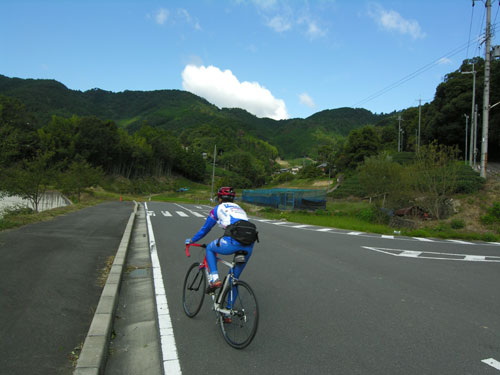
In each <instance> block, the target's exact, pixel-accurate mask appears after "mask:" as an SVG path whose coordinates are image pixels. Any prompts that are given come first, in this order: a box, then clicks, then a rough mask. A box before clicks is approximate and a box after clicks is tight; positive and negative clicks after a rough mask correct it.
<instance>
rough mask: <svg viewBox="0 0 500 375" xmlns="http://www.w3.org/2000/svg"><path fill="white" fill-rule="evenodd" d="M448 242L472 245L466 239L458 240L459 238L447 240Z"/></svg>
mask: <svg viewBox="0 0 500 375" xmlns="http://www.w3.org/2000/svg"><path fill="white" fill-rule="evenodd" d="M447 241H449V242H453V243H461V244H464V245H473V243H472V242H467V241H460V240H447Z"/></svg>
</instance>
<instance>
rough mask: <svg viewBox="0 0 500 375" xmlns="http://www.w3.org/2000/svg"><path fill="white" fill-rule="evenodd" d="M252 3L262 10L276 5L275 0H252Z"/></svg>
mask: <svg viewBox="0 0 500 375" xmlns="http://www.w3.org/2000/svg"><path fill="white" fill-rule="evenodd" d="M253 3H254V4H255V5H256V6H257V7H258V8H261V9H263V10H267V9H270V8H272V7H274V6H275V5H276V0H253Z"/></svg>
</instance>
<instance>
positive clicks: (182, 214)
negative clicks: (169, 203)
mask: <svg viewBox="0 0 500 375" xmlns="http://www.w3.org/2000/svg"><path fill="white" fill-rule="evenodd" d="M175 212H176V213H177V215H179V216H182V217H188V216H189V215H188V214H187V213H185V212H184V211H175Z"/></svg>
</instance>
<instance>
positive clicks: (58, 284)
mask: <svg viewBox="0 0 500 375" xmlns="http://www.w3.org/2000/svg"><path fill="white" fill-rule="evenodd" d="M132 209H133V205H132V203H125V202H113V203H104V204H101V205H98V206H96V207H90V208H86V209H83V210H80V211H78V212H74V213H70V214H67V215H64V216H60V217H57V218H55V219H53V220H51V221H47V222H43V223H38V224H32V225H28V226H25V227H22V228H20V229H16V230H10V231H6V232H2V233H0V254H1V257H2V258H1V259H2V261H1V262H0V374H6V375H7V374H8V375H17V374H19V375H26V374H42V375H44V374H47V375H58V374H64V375H66V374H67V375H69V374H72V372H73V367H72V363H71V361H70V360H69V358H68V356H69V354H70V353H71V351H72V350H73V348H74V347H76V346H77V345H79V344H80V343H82V342H83V340H84V339H85V336H86V335H87V331H88V329H89V326H90V322H91V320H92V317H93V315H94V311H95V308H96V306H97V302H98V301H99V297H100V294H101V291H102V287H100V286H98V284H97V278H98V276H99V275H100V270H101V269H102V268H103V267H104V265H105V262H106V259H107V258H108V257H109V256H111V255H114V254H115V253H116V250H117V248H118V245H119V243H120V240H121V238H122V235H123V231H124V229H125V226H126V224H127V221H128V219H129V217H130V214H131V212H132Z"/></svg>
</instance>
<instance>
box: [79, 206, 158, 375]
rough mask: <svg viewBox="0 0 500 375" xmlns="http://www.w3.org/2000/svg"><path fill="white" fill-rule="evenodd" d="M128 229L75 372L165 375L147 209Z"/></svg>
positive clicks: (86, 374) (133, 217)
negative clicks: (147, 225) (148, 235)
mask: <svg viewBox="0 0 500 375" xmlns="http://www.w3.org/2000/svg"><path fill="white" fill-rule="evenodd" d="M138 206H139V205H138V204H137V203H135V207H134V211H133V213H132V214H131V215H130V219H129V221H128V224H127V226H126V228H125V232H124V233H123V237H122V240H121V242H120V245H119V247H118V251H117V253H116V256H115V259H114V262H113V264H112V266H111V270H110V273H109V275H108V278H107V281H106V285H105V286H104V289H103V291H102V294H101V298H100V300H99V303H98V305H97V309H96V311H95V314H94V318H93V320H92V323H91V325H90V329H89V331H88V333H87V337H86V339H85V342H84V344H83V348H82V350H81V353H80V355H79V358H78V361H77V365H76V368H75V371H74V372H73V374H74V375H100V374H108V375H112V374H123V375H125V374H142V375H162V374H163V371H162V365H161V363H162V360H161V354H160V353H161V349H160V344H159V334H158V322H157V319H156V304H155V298H154V287H153V280H152V266H151V257H150V252H149V242H148V238H147V228H146V213H145V210H144V209H141V210H138Z"/></svg>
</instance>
